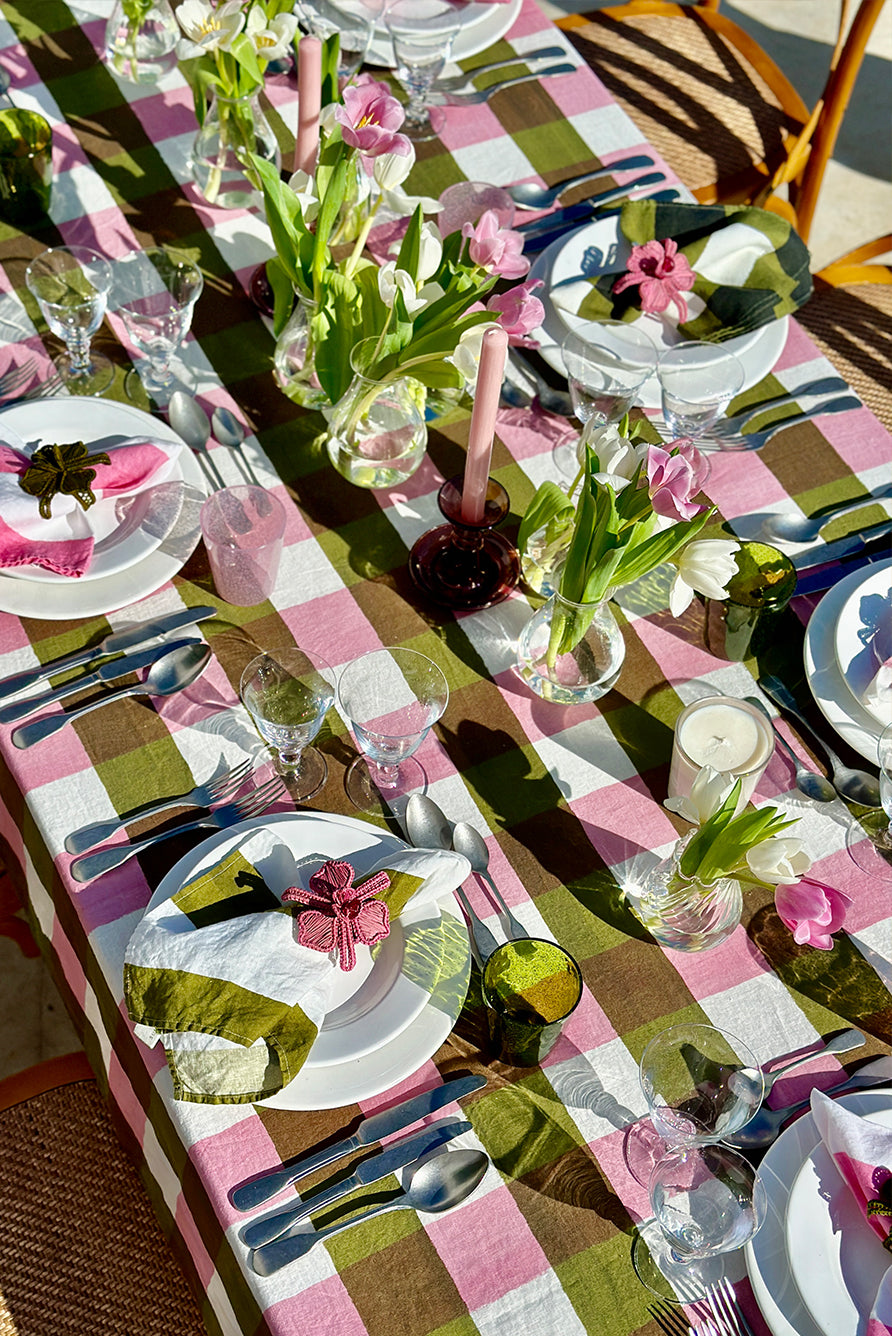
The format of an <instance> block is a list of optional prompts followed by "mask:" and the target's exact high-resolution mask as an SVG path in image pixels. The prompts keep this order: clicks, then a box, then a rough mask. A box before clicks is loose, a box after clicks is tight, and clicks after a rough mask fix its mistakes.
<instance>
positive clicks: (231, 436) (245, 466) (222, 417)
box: [211, 405, 262, 487]
mask: <svg viewBox="0 0 892 1336" xmlns="http://www.w3.org/2000/svg"><path fill="white" fill-rule="evenodd" d="M211 431H212V432H213V435H214V440H216V441H219V442H220V444H221V445H225V446H226V447H227V449H229V450H231V451H232V453H233V455H235V454H236V452H237V451H238V463H239V467H240V468H242V470H243V471H244V472H245V474H247V477H248V481H249V482H251V483H253V484H254V486H255V487H260V486H262V484H261V482H260V479H259V478H258V477H257V474H256V473H255V472H254V465H253V464H252V463H251V461H250V459H249V458H248V456H247V455H246V454H243V453H242V452H241V451H240V450H239V446H240V445H241V444H242V442H243V441H244V439H245V437H246V436H247V434H248V433H247V429H246V428H245V426H244V424H243V423H241V422H239V420H238V418H237V417H236V416H235V414H234V413H230V411H229V409H228V408H222V407H220V406H219V405H218V406H217V407H216V408H215V409H214V412H213V414H212V416H211Z"/></svg>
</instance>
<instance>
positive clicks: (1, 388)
mask: <svg viewBox="0 0 892 1336" xmlns="http://www.w3.org/2000/svg"><path fill="white" fill-rule="evenodd" d="M36 366H37V363H36V362H35V360H34V358H33V357H29V358H27V359H26V361H24V362H21V363H20V364H19V365H18V366H11V367H8V368H7V369H6V371H4V372H3V374H2V375H0V399H9V398H11V397H12V396H13V395H15V394H16V393H17V391H18V390H20V389H22V388H23V386H25V385H27V384H28V381H29V380H30V379H31V377H32V376H33V375H34V368H35V367H36Z"/></svg>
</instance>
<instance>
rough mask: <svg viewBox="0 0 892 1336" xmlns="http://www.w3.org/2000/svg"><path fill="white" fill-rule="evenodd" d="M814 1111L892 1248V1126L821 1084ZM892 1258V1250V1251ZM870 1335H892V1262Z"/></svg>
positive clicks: (842, 1172) (836, 1160) (853, 1187)
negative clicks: (836, 1098)
mask: <svg viewBox="0 0 892 1336" xmlns="http://www.w3.org/2000/svg"><path fill="white" fill-rule="evenodd" d="M811 1111H812V1113H813V1114H814V1119H815V1123H816V1125H817V1129H818V1132H819V1133H820V1137H821V1140H822V1141H823V1143H824V1145H825V1146H826V1148H827V1150H828V1151H829V1152H830V1154H831V1155H832V1156H833V1161H834V1163H835V1165H836V1167H837V1169H838V1170H839V1172H840V1175H841V1176H842V1178H843V1181H844V1182H845V1183H846V1184H847V1186H848V1187H849V1188H850V1189H851V1191H852V1193H853V1194H854V1197H855V1200H856V1201H857V1202H858V1205H859V1206H860V1207H861V1210H862V1211H863V1212H864V1214H865V1216H866V1217H867V1222H868V1224H869V1225H870V1227H871V1229H872V1230H873V1231H874V1233H875V1234H876V1235H877V1236H878V1238H880V1239H882V1240H883V1246H884V1247H889V1248H890V1249H892V1242H889V1232H890V1227H892V1128H889V1127H881V1126H880V1125H879V1124H878V1123H872V1122H869V1121H868V1119H866V1118H861V1117H859V1116H858V1114H856V1113H852V1112H851V1110H849V1109H844V1108H843V1107H842V1105H840V1104H837V1103H836V1102H835V1101H834V1100H832V1099H828V1098H827V1096H826V1095H825V1094H824V1093H823V1091H820V1090H813V1091H812V1094H811ZM890 1259H892V1254H890ZM865 1336H892V1265H890V1267H889V1270H888V1271H887V1272H886V1273H885V1275H884V1276H883V1279H882V1280H881V1282H880V1286H879V1289H878V1290H877V1296H876V1300H875V1302H874V1305H873V1308H872V1309H871V1313H870V1318H869V1319H868V1323H867V1330H866V1332H865Z"/></svg>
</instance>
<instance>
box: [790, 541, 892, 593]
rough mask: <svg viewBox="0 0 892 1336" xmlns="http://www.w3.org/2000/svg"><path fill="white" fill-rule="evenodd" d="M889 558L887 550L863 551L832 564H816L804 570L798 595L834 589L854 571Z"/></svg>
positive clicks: (798, 587) (797, 589) (797, 586)
mask: <svg viewBox="0 0 892 1336" xmlns="http://www.w3.org/2000/svg"><path fill="white" fill-rule="evenodd" d="M888 559H889V556H888V553H887V552H862V553H861V554H860V555H858V556H854V557H851V558H850V559H849V560H848V561H840V562H837V563H836V564H835V565H830V566H816V567H815V568H814V570H811V571H804V572H803V574H802V576H801V577H800V579H799V581H798V582H797V585H796V594H797V597H798V596H799V595H800V594H823V593H824V591H825V589H832V588H833V586H834V585H835V584H839V582H840V581H841V580H845V578H846V577H847V576H849V575H851V574H852V573H853V571H860V570H864V569H865V567H867V566H873V565H874V564H875V563H876V562H878V561H888Z"/></svg>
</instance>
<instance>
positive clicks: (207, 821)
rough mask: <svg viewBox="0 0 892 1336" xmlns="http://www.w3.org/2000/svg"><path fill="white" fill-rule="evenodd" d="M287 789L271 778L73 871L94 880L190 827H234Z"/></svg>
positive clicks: (79, 862)
mask: <svg viewBox="0 0 892 1336" xmlns="http://www.w3.org/2000/svg"><path fill="white" fill-rule="evenodd" d="M285 792H286V788H285V781H284V779H282V778H281V777H280V776H279V775H275V776H274V777H273V778H272V779H268V780H267V781H266V783H265V784H261V785H260V787H259V788H256V789H252V790H251V792H250V793H246V794H245V795H244V797H242V798H238V799H237V800H236V801H235V802H233V803H227V804H226V805H225V806H224V807H218V808H217V809H216V811H214V812H206V813H205V814H204V816H200V817H198V818H197V820H195V821H186V822H183V823H182V824H180V825H178V826H173V827H172V828H171V829H170V830H159V831H156V832H155V834H154V835H147V836H146V837H145V839H142V840H137V841H136V842H135V843H134V844H124V845H115V846H113V847H112V848H111V849H100V850H99V851H98V852H97V853H95V854H87V856H86V857H85V858H77V859H75V861H74V862H73V863H72V864H71V867H70V868H69V871H70V872H71V875H72V877H73V878H74V880H75V881H79V882H86V881H93V879H94V878H95V877H101V876H102V874H103V873H104V872H110V871H111V869H112V868H115V867H120V866H121V864H122V863H126V862H128V860H129V859H131V858H133V857H134V856H135V855H136V854H138V853H141V852H142V851H143V850H144V849H148V848H150V847H151V846H152V845H153V844H160V843H161V841H162V840H169V839H170V838H171V836H172V835H181V834H182V833H183V832H184V831H187V830H198V829H199V828H200V827H202V826H212V827H215V828H216V829H217V830H225V829H226V827H227V826H234V825H235V824H236V823H237V822H239V821H247V820H249V819H250V818H251V817H252V816H260V814H261V813H262V812H265V811H266V809H267V808H268V807H271V806H272V804H273V803H274V802H275V801H276V799H277V798H281V797H282V795H283V794H284V793H285Z"/></svg>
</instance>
